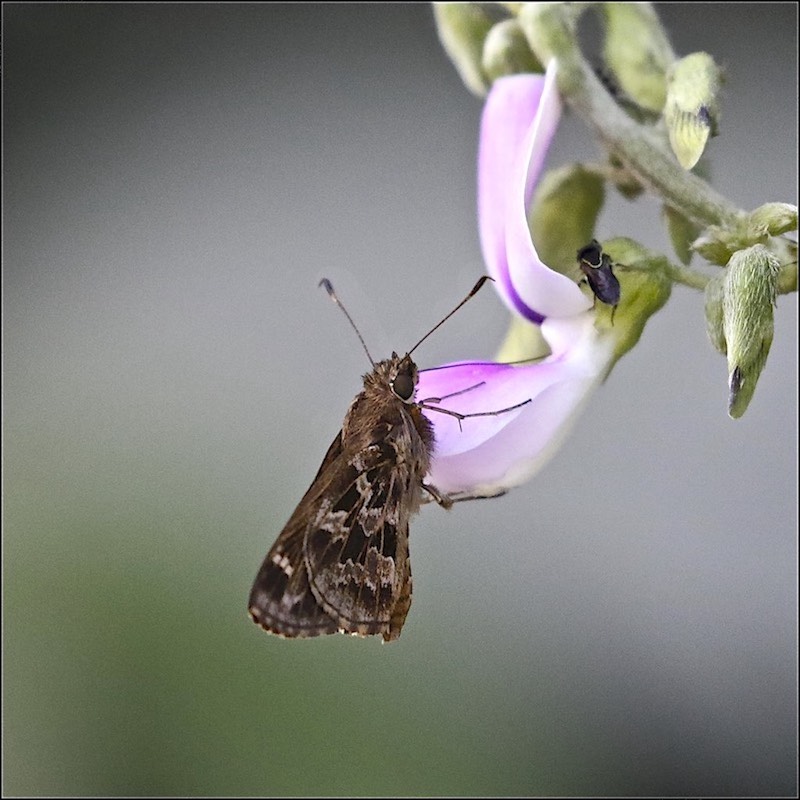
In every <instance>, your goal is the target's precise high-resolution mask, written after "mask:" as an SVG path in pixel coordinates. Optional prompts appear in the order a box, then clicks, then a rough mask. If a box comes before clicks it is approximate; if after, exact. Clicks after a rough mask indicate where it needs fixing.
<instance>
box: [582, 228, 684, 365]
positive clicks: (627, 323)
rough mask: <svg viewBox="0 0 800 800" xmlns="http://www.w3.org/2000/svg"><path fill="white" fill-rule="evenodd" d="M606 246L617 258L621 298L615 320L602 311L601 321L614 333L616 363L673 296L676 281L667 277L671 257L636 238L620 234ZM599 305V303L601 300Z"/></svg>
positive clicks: (599, 321)
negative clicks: (653, 249) (673, 285)
mask: <svg viewBox="0 0 800 800" xmlns="http://www.w3.org/2000/svg"><path fill="white" fill-rule="evenodd" d="M603 250H604V252H606V253H607V254H608V255H609V256H610V257H611V259H612V261H613V262H614V271H615V274H616V276H617V279H618V280H619V282H620V301H619V305H618V306H617V309H616V312H615V313H614V316H613V322H612V320H611V309H610V308H609V309H608V312H609V313H608V314H607V321H606V316H602V315H598V325H602V326H603V327H605V328H607V330H608V331H609V333H610V334H611V335H612V336H613V337H614V363H616V362H617V361H619V359H620V358H622V356H624V355H625V353H627V352H628V351H629V350H630V349H631V348H632V347H633V346H634V345H635V344H636V343H637V342H638V341H639V338H640V337H641V335H642V332H643V331H644V326H645V324H646V323H647V320H648V319H650V317H651V316H652V315H653V314H655V312H656V311H658V310H659V309H660V308H661V307H662V306H663V305H664V304H665V303H666V302H667V300H668V299H669V296H670V293H671V291H672V281H671V280H670V279H669V278H668V277H667V274H666V264H667V259H666V258H665V257H664V256H660V255H657V254H656V253H653V252H651V251H649V250H647V249H646V248H644V247H642V245H640V244H638V243H637V242H634V241H633V240H632V239H627V238H624V237H619V238H617V239H609V240H608V241H606V242H604V243H603ZM598 307H599V304H598Z"/></svg>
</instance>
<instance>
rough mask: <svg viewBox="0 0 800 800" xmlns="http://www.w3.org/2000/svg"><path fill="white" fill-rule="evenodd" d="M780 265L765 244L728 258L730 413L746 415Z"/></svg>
mask: <svg viewBox="0 0 800 800" xmlns="http://www.w3.org/2000/svg"><path fill="white" fill-rule="evenodd" d="M779 272H780V263H779V262H778V260H777V259H776V258H775V256H774V255H772V253H770V252H769V250H767V248H766V247H764V245H760V244H757V245H754V246H753V247H750V248H748V249H746V250H739V251H738V252H736V253H734V254H733V256H731V260H730V261H729V262H728V267H727V270H726V275H725V285H724V290H723V298H722V309H723V331H724V334H725V342H726V345H727V349H728V386H729V390H730V393H729V395H728V414H729V415H730V416H731V417H733V418H734V419H738V418H739V417H741V416H742V414H744V412H745V411H746V410H747V406H748V404H749V403H750V399H751V398H752V396H753V392H754V391H755V388H756V383H757V382H758V377H759V375H760V374H761V370H762V369H763V368H764V364H765V363H766V361H767V356H768V355H769V348H770V346H771V345H772V335H773V309H774V306H775V300H776V297H777V280H778V274H779Z"/></svg>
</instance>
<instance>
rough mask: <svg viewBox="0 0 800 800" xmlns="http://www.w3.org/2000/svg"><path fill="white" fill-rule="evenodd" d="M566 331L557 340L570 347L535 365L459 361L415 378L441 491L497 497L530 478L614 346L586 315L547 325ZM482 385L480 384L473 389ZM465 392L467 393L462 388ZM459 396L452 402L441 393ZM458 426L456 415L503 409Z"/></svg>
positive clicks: (551, 449)
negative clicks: (430, 430)
mask: <svg viewBox="0 0 800 800" xmlns="http://www.w3.org/2000/svg"><path fill="white" fill-rule="evenodd" d="M548 324H549V325H550V326H551V327H557V325H558V324H561V325H562V326H564V327H565V328H567V329H568V330H564V331H560V332H558V333H557V334H556V335H555V336H554V338H555V339H556V340H560V341H562V342H564V343H566V342H571V346H570V347H566V348H565V349H564V350H563V352H561V354H560V355H554V356H551V357H549V358H548V359H547V360H545V361H543V362H539V363H534V364H529V365H522V366H516V367H514V366H510V365H508V364H493V363H481V362H478V363H476V362H462V363H459V364H456V365H447V366H446V367H444V368H437V369H434V370H426V371H423V372H421V373H420V380H419V384H418V386H417V394H416V397H417V402H423V403H424V402H425V400H426V399H427V398H432V397H433V398H442V399H441V402H439V403H432V402H430V401H429V402H428V403H427V404H426V406H427V407H426V409H425V411H424V413H425V416H426V417H428V419H429V420H431V422H432V423H433V425H434V435H435V447H434V457H433V462H432V465H431V470H430V473H429V478H430V481H431V483H433V484H434V485H435V486H437V487H438V488H439V489H440V490H442V491H443V492H449V493H455V492H472V493H475V492H479V493H480V492H488V493H491V492H496V491H498V490H499V489H506V488H510V487H511V486H515V485H518V484H519V483H522V482H523V481H525V480H527V479H528V478H529V477H530V476H531V475H532V474H533V473H534V472H535V471H536V470H537V469H538V468H539V467H540V466H541V465H542V464H543V463H544V461H545V460H546V459H547V457H548V456H549V455H550V454H551V453H553V452H554V450H555V448H556V447H557V445H558V444H559V443H560V441H561V439H562V438H563V437H564V436H565V435H566V433H567V432H568V431H569V429H570V427H571V424H572V421H573V420H574V419H575V418H576V416H577V412H578V411H579V410H580V408H581V407H582V406H583V404H584V403H585V402H586V400H587V399H588V398H589V396H590V394H591V391H592V390H593V389H594V388H595V386H596V385H597V384H598V383H599V381H600V380H601V379H602V377H603V376H604V374H605V370H606V367H607V364H608V363H609V359H610V354H611V347H610V344H609V343H608V341H607V340H602V339H600V338H598V336H597V334H596V331H595V329H594V325H593V318H592V316H591V315H589V314H583V315H581V316H580V317H577V318H574V319H571V320H558V321H556V320H552V321H548ZM477 384H480V385H477ZM464 390H467V391H464ZM456 392H461V393H460V394H456V395H454V396H452V397H445V395H448V394H452V393H456ZM525 400H530V402H529V403H527V404H526V405H523V406H521V407H520V408H515V409H513V410H511V411H505V412H503V413H499V414H494V415H490V416H478V417H467V418H466V419H463V420H461V426H460V428H459V421H458V420H457V419H456V418H455V417H452V416H449V415H447V414H445V413H443V412H437V411H435V410H432V409H431V408H430V406H432V405H439V406H440V407H441V408H443V409H447V410H449V411H456V412H458V413H460V414H470V413H476V412H482V413H483V412H487V411H490V412H491V411H501V410H502V409H506V408H509V407H510V406H515V405H517V404H518V403H521V402H523V401H525Z"/></svg>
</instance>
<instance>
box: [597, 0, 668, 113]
mask: <svg viewBox="0 0 800 800" xmlns="http://www.w3.org/2000/svg"><path fill="white" fill-rule="evenodd" d="M601 7H602V10H603V13H604V15H605V23H606V36H605V42H604V44H603V60H604V61H605V63H606V65H607V66H608V67H609V69H610V70H611V71H612V73H613V74H614V77H615V78H616V80H617V82H618V83H619V86H620V88H621V89H622V90H623V92H625V94H627V95H628V97H630V98H631V100H633V101H634V102H636V103H637V104H638V105H640V106H642V107H643V108H646V109H648V110H650V111H656V112H661V110H662V108H663V107H664V101H665V100H666V95H667V77H666V76H667V70H668V69H669V66H670V64H671V63H672V62H673V61H674V59H675V56H674V55H673V53H672V48H671V47H670V44H669V42H668V41H667V39H666V38H665V36H664V32H663V29H662V27H661V25H660V24H659V22H658V19H657V18H656V16H655V13H654V12H653V9H652V6H651V5H650V4H649V3H602V4H601Z"/></svg>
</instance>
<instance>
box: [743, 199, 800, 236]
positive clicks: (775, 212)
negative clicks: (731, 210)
mask: <svg viewBox="0 0 800 800" xmlns="http://www.w3.org/2000/svg"><path fill="white" fill-rule="evenodd" d="M750 224H751V225H752V226H753V227H754V228H757V229H763V230H764V231H766V233H768V234H770V236H779V235H780V234H782V233H786V232H787V231H796V230H797V206H793V205H791V204H789V203H764V205H763V206H759V207H758V208H757V209H756V210H755V211H752V212H751V213H750Z"/></svg>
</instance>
